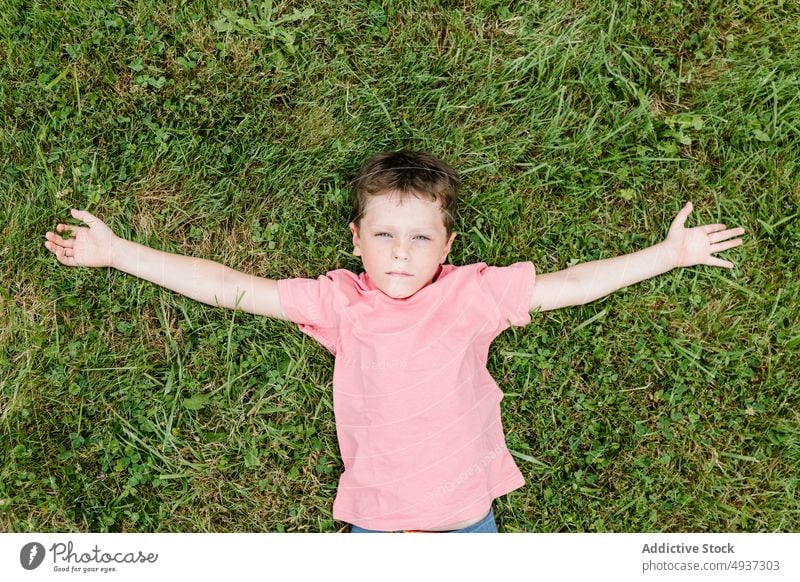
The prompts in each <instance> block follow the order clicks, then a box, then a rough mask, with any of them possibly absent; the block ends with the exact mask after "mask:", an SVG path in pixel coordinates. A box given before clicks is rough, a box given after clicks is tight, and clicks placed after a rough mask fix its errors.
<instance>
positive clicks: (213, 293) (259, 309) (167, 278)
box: [45, 209, 287, 319]
mask: <svg viewBox="0 0 800 582" xmlns="http://www.w3.org/2000/svg"><path fill="white" fill-rule="evenodd" d="M72 216H73V217H75V218H77V219H78V220H81V221H83V222H84V223H86V224H87V225H88V227H76V226H69V225H65V224H59V225H57V226H56V233H54V232H47V233H46V234H45V238H47V242H45V246H46V247H47V249H48V250H49V251H50V252H52V253H53V254H54V255H56V258H57V259H58V261H59V262H60V263H61V264H63V265H67V266H69V267H114V268H115V269H118V270H120V271H122V272H124V273H129V274H131V275H134V276H136V277H139V278H141V279H145V280H147V281H150V282H151V283H155V284H156V285H160V286H162V287H166V288H167V289H170V290H171V291H175V292H177V293H180V294H181V295H185V296H186V297H189V298H191V299H194V300H196V301H200V302H202V303H206V304H208V305H213V306H217V307H224V308H227V309H237V308H238V309H241V310H242V311H246V312H248V313H254V314H257V315H265V316H267V317H274V318H276V319H287V318H286V315H285V314H284V313H283V309H282V306H281V303H280V297H279V295H278V283H277V281H274V280H272V279H265V278H263V277H255V276H253V275H248V274H246V273H241V272H239V271H236V270H234V269H231V268H229V267H226V266H225V265H223V264H221V263H217V262H214V261H209V260H207V259H201V258H197V257H187V256H184V255H178V254H174V253H166V252H163V251H159V250H157V249H152V248H150V247H147V246H144V245H140V244H138V243H135V242H133V241H129V240H125V239H123V238H120V237H118V236H116V235H115V234H114V233H113V232H112V231H111V229H110V228H109V227H108V226H106V225H105V224H104V223H103V221H102V220H100V219H99V218H97V217H96V216H93V215H92V214H89V213H88V212H86V211H84V210H76V209H73V210H72ZM66 232H70V233H71V234H73V235H74V236H71V237H69V238H64V237H62V236H60V235H59V234H57V233H62V234H66Z"/></svg>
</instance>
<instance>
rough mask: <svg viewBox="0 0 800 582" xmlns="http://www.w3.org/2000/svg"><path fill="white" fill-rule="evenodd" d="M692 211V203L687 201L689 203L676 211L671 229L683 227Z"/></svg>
mask: <svg viewBox="0 0 800 582" xmlns="http://www.w3.org/2000/svg"><path fill="white" fill-rule="evenodd" d="M692 209H693V206H692V201H691V200H689V202H687V203H686V205H685V206H684V207H683V208H681V209H680V211H678V214H677V215H676V216H675V219H674V220H673V221H672V226H673V227H677V226H683V224H684V223H685V222H686V219H687V218H688V217H689V214H691V212H692Z"/></svg>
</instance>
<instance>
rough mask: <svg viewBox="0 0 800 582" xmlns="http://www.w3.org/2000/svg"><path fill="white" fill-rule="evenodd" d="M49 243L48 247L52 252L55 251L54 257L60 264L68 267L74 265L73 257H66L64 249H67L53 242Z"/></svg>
mask: <svg viewBox="0 0 800 582" xmlns="http://www.w3.org/2000/svg"><path fill="white" fill-rule="evenodd" d="M49 245H50V246H49V247H48V248H49V249H50V250H51V251H52V252H53V253H55V255H56V258H57V259H58V262H59V263H61V264H62V265H67V266H68V267H74V266H75V259H74V258H73V257H68V256H67V255H66V250H67V249H65V248H64V247H61V246H58V245H54V244H53V243H49Z"/></svg>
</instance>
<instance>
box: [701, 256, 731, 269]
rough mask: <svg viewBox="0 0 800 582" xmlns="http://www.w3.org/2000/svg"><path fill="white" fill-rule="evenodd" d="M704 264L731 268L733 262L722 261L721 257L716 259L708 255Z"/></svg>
mask: <svg viewBox="0 0 800 582" xmlns="http://www.w3.org/2000/svg"><path fill="white" fill-rule="evenodd" d="M706 265H710V266H712V267H724V268H726V269H733V263H731V262H730V261H724V260H722V259H718V258H717V257H709V258H708V261H706Z"/></svg>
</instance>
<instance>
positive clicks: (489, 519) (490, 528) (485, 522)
mask: <svg viewBox="0 0 800 582" xmlns="http://www.w3.org/2000/svg"><path fill="white" fill-rule="evenodd" d="M350 533H403V530H396V531H381V530H376V529H364V528H363V527H358V526H357V525H353V526H351V527H350ZM430 533H497V524H496V523H495V522H494V512H493V511H492V509H491V508H490V509H489V513H487V514H486V517H484V518H483V519H482V520H480V521H479V522H478V523H473V524H472V525H470V526H467V527H465V528H462V529H454V530H451V531H448V532H443V531H442V532H430Z"/></svg>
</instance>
